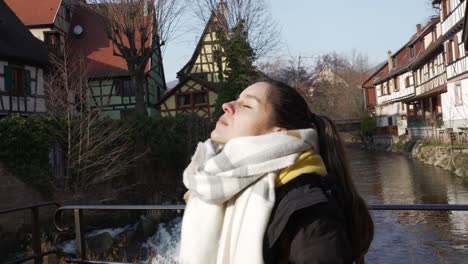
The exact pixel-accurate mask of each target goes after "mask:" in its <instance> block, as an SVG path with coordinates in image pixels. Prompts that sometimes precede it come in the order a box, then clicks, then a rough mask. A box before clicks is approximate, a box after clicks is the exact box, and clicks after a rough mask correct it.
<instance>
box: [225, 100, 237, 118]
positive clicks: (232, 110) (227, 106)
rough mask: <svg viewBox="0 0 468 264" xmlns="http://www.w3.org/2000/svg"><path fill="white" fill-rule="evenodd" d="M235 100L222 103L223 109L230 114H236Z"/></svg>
mask: <svg viewBox="0 0 468 264" xmlns="http://www.w3.org/2000/svg"><path fill="white" fill-rule="evenodd" d="M234 104H235V101H231V102H227V103H224V104H223V105H222V108H223V111H224V112H225V113H228V114H231V115H232V114H234V113H235V111H236V110H235V109H236V107H235V105H234Z"/></svg>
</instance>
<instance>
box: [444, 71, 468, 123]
mask: <svg viewBox="0 0 468 264" xmlns="http://www.w3.org/2000/svg"><path fill="white" fill-rule="evenodd" d="M458 83H459V84H460V85H461V92H462V103H461V104H459V105H456V104H455V86H456V84H458ZM441 96H442V111H443V119H444V126H445V127H450V128H455V129H456V128H458V127H468V79H464V80H461V81H459V82H450V83H448V84H447V92H446V93H443V94H442V95H441Z"/></svg>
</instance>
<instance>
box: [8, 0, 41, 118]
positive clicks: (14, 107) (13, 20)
mask: <svg viewBox="0 0 468 264" xmlns="http://www.w3.org/2000/svg"><path fill="white" fill-rule="evenodd" d="M0 36H1V37H0V117H2V116H6V115H9V114H12V113H18V114H22V115H25V114H33V113H45V112H46V99H45V94H44V79H43V76H44V69H45V68H46V66H47V63H48V51H47V47H46V46H45V45H44V44H43V43H42V42H41V41H40V40H38V39H36V38H35V37H34V36H33V35H32V34H31V32H30V31H29V30H28V28H26V27H25V26H24V24H23V23H22V22H21V20H20V19H19V18H18V17H17V16H16V15H15V13H14V12H13V11H12V10H11V9H10V8H9V6H8V5H7V4H6V3H5V2H3V1H0Z"/></svg>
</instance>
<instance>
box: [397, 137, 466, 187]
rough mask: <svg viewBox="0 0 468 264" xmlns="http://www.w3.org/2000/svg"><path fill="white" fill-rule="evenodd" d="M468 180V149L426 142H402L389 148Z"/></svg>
mask: <svg viewBox="0 0 468 264" xmlns="http://www.w3.org/2000/svg"><path fill="white" fill-rule="evenodd" d="M388 150H390V151H393V152H401V153H404V154H406V155H408V156H410V157H411V158H413V159H416V160H420V161H422V162H424V163H426V164H428V165H432V166H435V167H439V168H442V169H444V170H447V171H450V172H452V173H454V174H455V175H457V176H459V177H463V178H466V179H467V180H468V147H467V146H465V147H460V146H458V147H452V146H450V145H434V144H430V143H428V142H425V141H422V140H420V141H404V140H402V141H400V142H398V143H396V144H394V145H392V146H390V147H389V148H388Z"/></svg>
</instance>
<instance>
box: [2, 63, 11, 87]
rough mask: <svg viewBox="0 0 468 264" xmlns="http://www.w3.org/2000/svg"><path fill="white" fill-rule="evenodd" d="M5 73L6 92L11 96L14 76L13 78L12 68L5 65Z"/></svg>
mask: <svg viewBox="0 0 468 264" xmlns="http://www.w3.org/2000/svg"><path fill="white" fill-rule="evenodd" d="M3 69H4V70H3V73H4V75H5V76H4V77H5V92H6V93H8V94H11V87H12V84H13V83H12V76H11V67H10V66H8V65H5V67H4V68H3Z"/></svg>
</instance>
